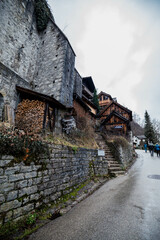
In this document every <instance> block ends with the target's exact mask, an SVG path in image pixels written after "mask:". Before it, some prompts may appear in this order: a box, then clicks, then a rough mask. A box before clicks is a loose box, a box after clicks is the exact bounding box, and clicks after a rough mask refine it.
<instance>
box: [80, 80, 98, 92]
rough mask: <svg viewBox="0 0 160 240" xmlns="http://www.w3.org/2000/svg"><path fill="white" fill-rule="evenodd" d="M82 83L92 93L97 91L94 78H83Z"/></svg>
mask: <svg viewBox="0 0 160 240" xmlns="http://www.w3.org/2000/svg"><path fill="white" fill-rule="evenodd" d="M82 83H83V85H84V86H85V87H87V88H88V89H89V90H90V92H92V93H93V92H94V90H95V85H94V82H93V79H92V77H84V78H82Z"/></svg>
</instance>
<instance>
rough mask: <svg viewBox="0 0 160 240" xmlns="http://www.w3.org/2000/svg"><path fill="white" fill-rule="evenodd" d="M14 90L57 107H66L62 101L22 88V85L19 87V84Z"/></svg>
mask: <svg viewBox="0 0 160 240" xmlns="http://www.w3.org/2000/svg"><path fill="white" fill-rule="evenodd" d="M16 90H17V91H18V92H20V93H23V95H24V96H25V97H26V98H27V97H31V98H34V99H38V100H41V101H44V102H49V103H50V104H52V105H54V106H56V107H58V108H61V109H66V107H65V106H64V105H63V104H62V103H60V102H59V101H57V100H56V99H55V98H53V97H50V96H48V95H45V94H42V93H39V92H36V91H33V90H30V89H28V88H23V87H20V86H16Z"/></svg>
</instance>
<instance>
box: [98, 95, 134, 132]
mask: <svg viewBox="0 0 160 240" xmlns="http://www.w3.org/2000/svg"><path fill="white" fill-rule="evenodd" d="M104 96H106V97H108V98H106V99H105V98H104ZM99 97H101V99H100V105H101V106H102V110H101V111H100V113H99V114H98V118H99V119H100V121H101V127H103V128H104V129H105V130H107V131H108V132H110V133H112V134H118V135H121V134H127V133H128V132H129V131H130V130H131V128H130V122H131V121H132V111H131V110H129V109H128V108H126V107H124V106H122V105H121V104H119V103H118V102H117V101H114V100H113V98H112V97H111V96H110V95H109V94H105V93H103V92H101V94H99Z"/></svg>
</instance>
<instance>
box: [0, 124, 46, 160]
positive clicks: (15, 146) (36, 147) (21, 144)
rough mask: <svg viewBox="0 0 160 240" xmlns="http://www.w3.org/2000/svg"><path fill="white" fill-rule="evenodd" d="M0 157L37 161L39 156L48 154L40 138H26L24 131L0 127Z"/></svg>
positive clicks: (36, 136) (35, 136)
mask: <svg viewBox="0 0 160 240" xmlns="http://www.w3.org/2000/svg"><path fill="white" fill-rule="evenodd" d="M0 146H1V147H0V155H12V156H14V157H18V158H23V160H24V161H26V160H28V159H37V158H38V157H39V155H40V154H42V153H43V154H47V155H48V154H49V149H48V145H47V144H46V143H45V142H43V141H42V139H41V138H40V136H38V135H34V136H28V135H27V134H26V133H25V132H24V131H22V130H18V129H14V128H13V127H10V128H7V127H5V126H2V127H0Z"/></svg>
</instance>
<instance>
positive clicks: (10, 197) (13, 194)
mask: <svg viewBox="0 0 160 240" xmlns="http://www.w3.org/2000/svg"><path fill="white" fill-rule="evenodd" d="M17 196H18V191H12V192H9V193H8V195H7V201H12V200H14V199H16V198H17Z"/></svg>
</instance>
